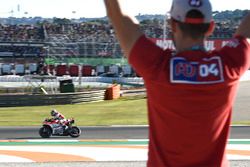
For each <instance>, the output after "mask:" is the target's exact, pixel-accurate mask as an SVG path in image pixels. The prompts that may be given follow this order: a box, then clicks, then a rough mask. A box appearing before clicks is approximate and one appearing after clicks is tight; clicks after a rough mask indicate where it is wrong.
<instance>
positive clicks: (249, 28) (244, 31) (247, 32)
mask: <svg viewBox="0 0 250 167" xmlns="http://www.w3.org/2000/svg"><path fill="white" fill-rule="evenodd" d="M235 35H240V36H243V37H246V38H247V40H248V42H249V43H250V13H248V15H247V16H246V17H245V18H244V20H243V21H242V23H241V24H240V26H239V28H238V29H237V31H236V34H235Z"/></svg>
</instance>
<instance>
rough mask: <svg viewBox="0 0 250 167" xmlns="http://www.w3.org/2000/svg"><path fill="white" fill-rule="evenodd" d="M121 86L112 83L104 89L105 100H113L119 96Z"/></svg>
mask: <svg viewBox="0 0 250 167" xmlns="http://www.w3.org/2000/svg"><path fill="white" fill-rule="evenodd" d="M120 90H121V86H120V85H117V84H114V85H112V86H110V87H108V88H107V89H106V92H105V100H114V99H118V98H119V97H120Z"/></svg>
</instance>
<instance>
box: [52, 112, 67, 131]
mask: <svg viewBox="0 0 250 167" xmlns="http://www.w3.org/2000/svg"><path fill="white" fill-rule="evenodd" d="M50 115H51V116H52V117H53V118H52V119H53V120H55V121H56V123H58V124H60V125H61V126H62V127H63V129H64V130H66V129H67V127H68V126H67V124H68V120H67V119H66V118H65V116H64V115H63V114H61V113H60V112H58V111H57V110H56V109H52V110H51V112H50Z"/></svg>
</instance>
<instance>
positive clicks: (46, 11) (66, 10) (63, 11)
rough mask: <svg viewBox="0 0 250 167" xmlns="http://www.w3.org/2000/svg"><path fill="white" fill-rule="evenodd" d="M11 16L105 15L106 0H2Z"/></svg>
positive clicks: (216, 5) (159, 3)
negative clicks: (104, 1)
mask: <svg viewBox="0 0 250 167" xmlns="http://www.w3.org/2000/svg"><path fill="white" fill-rule="evenodd" d="M111 1H112V0H111ZM171 2H172V0H122V5H123V7H124V9H125V10H126V11H127V12H128V13H130V14H131V15H137V14H138V13H141V14H165V13H166V11H168V10H169V9H170V6H171ZM211 2H212V4H213V10H214V11H215V10H219V11H222V10H234V9H249V7H250V0H237V1H233V0H211ZM18 6H19V7H18ZM11 11H13V12H11ZM73 11H75V12H73ZM9 16H14V17H34V16H42V17H59V18H64V17H65V18H80V17H88V18H89V17H102V16H105V8H104V5H103V0H0V17H9Z"/></svg>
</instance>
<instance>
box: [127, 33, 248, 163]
mask: <svg viewBox="0 0 250 167" xmlns="http://www.w3.org/2000/svg"><path fill="white" fill-rule="evenodd" d="M129 62H130V64H131V65H132V66H133V68H134V69H135V70H136V71H137V73H139V74H140V75H141V76H142V77H143V79H144V81H145V86H146V88H147V96H148V100H147V104H148V119H149V139H150V140H149V153H148V155H149V157H148V163H147V166H148V167H228V166H229V165H228V162H227V160H226V153H225V147H226V144H227V138H228V134H229V129H230V123H231V114H232V105H233V102H234V99H235V95H236V90H237V86H238V83H239V79H240V77H241V76H242V75H243V73H244V72H245V71H246V70H247V69H248V68H249V67H250V45H249V44H248V43H247V41H246V39H244V38H242V37H237V38H235V39H234V40H232V41H231V42H230V43H229V44H228V45H227V46H225V47H224V48H222V49H221V50H219V51H213V52H205V51H202V50H196V51H194V50H187V51H185V52H181V53H178V54H177V55H175V54H174V52H173V51H171V50H165V51H164V50H162V49H161V48H159V47H157V46H156V45H155V44H154V43H153V42H151V41H150V40H149V39H147V38H146V37H145V36H142V37H140V38H139V39H138V41H137V42H136V44H135V45H134V47H133V49H132V51H131V54H130V57H129Z"/></svg>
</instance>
